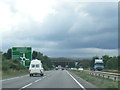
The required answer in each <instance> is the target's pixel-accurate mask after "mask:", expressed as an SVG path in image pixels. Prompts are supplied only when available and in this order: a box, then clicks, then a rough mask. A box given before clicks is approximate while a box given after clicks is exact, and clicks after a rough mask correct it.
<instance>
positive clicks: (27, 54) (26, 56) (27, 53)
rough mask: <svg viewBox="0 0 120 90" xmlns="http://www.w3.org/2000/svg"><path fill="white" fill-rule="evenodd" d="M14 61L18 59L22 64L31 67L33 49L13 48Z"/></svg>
mask: <svg viewBox="0 0 120 90" xmlns="http://www.w3.org/2000/svg"><path fill="white" fill-rule="evenodd" d="M12 59H18V60H20V62H21V63H22V64H23V65H25V66H26V67H29V65H30V61H31V60H32V48H31V47H12Z"/></svg>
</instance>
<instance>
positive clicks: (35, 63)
mask: <svg viewBox="0 0 120 90" xmlns="http://www.w3.org/2000/svg"><path fill="white" fill-rule="evenodd" d="M29 75H30V77H31V76H34V75H40V76H43V75H44V69H43V66H42V63H41V61H40V60H38V59H35V60H32V61H31V63H30V66H29Z"/></svg>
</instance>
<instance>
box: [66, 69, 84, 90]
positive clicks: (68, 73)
mask: <svg viewBox="0 0 120 90" xmlns="http://www.w3.org/2000/svg"><path fill="white" fill-rule="evenodd" d="M66 72H67V73H68V74H69V75H70V77H71V78H72V79H73V80H74V81H75V82H76V83H77V84H78V85H79V86H80V87H81V88H82V89H83V90H86V89H85V88H84V87H83V85H81V84H80V83H79V82H78V81H77V80H76V79H75V78H74V77H73V76H72V75H71V74H70V73H69V72H68V71H66Z"/></svg>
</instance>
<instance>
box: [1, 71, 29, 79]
mask: <svg viewBox="0 0 120 90" xmlns="http://www.w3.org/2000/svg"><path fill="white" fill-rule="evenodd" d="M26 74H28V70H19V71H17V70H9V71H8V72H2V79H4V78H10V77H15V76H21V75H26Z"/></svg>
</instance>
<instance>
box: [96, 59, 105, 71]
mask: <svg viewBox="0 0 120 90" xmlns="http://www.w3.org/2000/svg"><path fill="white" fill-rule="evenodd" d="M103 70H104V62H103V60H102V59H95V63H94V71H103Z"/></svg>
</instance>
